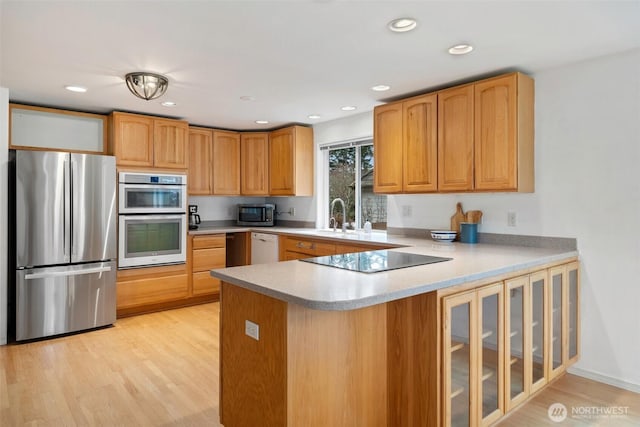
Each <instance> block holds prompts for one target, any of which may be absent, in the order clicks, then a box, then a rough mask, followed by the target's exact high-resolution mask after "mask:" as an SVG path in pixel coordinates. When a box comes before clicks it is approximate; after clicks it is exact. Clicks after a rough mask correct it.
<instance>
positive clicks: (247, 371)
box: [220, 282, 288, 427]
mask: <svg viewBox="0 0 640 427" xmlns="http://www.w3.org/2000/svg"><path fill="white" fill-rule="evenodd" d="M245 320H250V321H252V322H254V323H256V324H258V325H260V340H259V341H256V340H255V339H253V338H251V337H249V336H247V335H246V334H245ZM286 352H287V303H286V302H284V301H280V300H277V299H274V298H271V297H268V296H265V295H261V294H258V293H255V292H251V291H248V290H246V289H243V288H240V287H237V286H234V285H231V284H229V283H226V282H222V291H221V299H220V421H221V423H222V424H224V425H225V426H229V427H233V426H239V427H242V426H262V427H283V426H287V425H288V424H287V404H286V402H287V397H288V394H287V354H286Z"/></svg>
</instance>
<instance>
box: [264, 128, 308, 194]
mask: <svg viewBox="0 0 640 427" xmlns="http://www.w3.org/2000/svg"><path fill="white" fill-rule="evenodd" d="M269 194H271V195H273V196H312V195H313V129H312V128H308V127H302V126H291V127H288V128H284V129H279V130H277V131H273V132H271V134H270V135H269Z"/></svg>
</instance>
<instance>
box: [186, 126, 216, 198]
mask: <svg viewBox="0 0 640 427" xmlns="http://www.w3.org/2000/svg"><path fill="white" fill-rule="evenodd" d="M212 141H213V134H212V131H211V130H208V129H195V128H190V129H189V171H188V180H187V185H188V188H189V194H193V195H207V194H211V145H212Z"/></svg>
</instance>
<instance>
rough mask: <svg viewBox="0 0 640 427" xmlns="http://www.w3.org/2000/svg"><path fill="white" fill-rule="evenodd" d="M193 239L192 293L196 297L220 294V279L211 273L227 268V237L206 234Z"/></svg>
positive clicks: (192, 237)
mask: <svg viewBox="0 0 640 427" xmlns="http://www.w3.org/2000/svg"><path fill="white" fill-rule="evenodd" d="M191 239H192V244H191V250H192V258H191V259H192V262H191V277H192V288H191V293H192V295H194V296H197V295H206V294H218V293H219V292H220V279H216V278H214V277H211V275H210V274H209V272H210V270H212V269H214V268H224V267H225V266H226V237H225V235H224V234H206V235H196V236H191Z"/></svg>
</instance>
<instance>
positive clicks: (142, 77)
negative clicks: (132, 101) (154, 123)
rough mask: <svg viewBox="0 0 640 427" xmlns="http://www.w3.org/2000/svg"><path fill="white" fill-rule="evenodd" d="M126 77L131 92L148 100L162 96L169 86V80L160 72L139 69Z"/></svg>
mask: <svg viewBox="0 0 640 427" xmlns="http://www.w3.org/2000/svg"><path fill="white" fill-rule="evenodd" d="M124 79H125V81H126V82H127V87H128V88H129V90H130V91H131V93H132V94H134V95H135V96H137V97H138V98H141V99H144V100H146V101H150V100H152V99H156V98H159V97H161V96H162V95H164V93H165V92H166V91H167V87H169V80H168V79H167V78H166V77H165V76H161V75H160V74H154V73H145V72H142V71H139V72H135V73H129V74H127V75H126V76H125V78H124Z"/></svg>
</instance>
